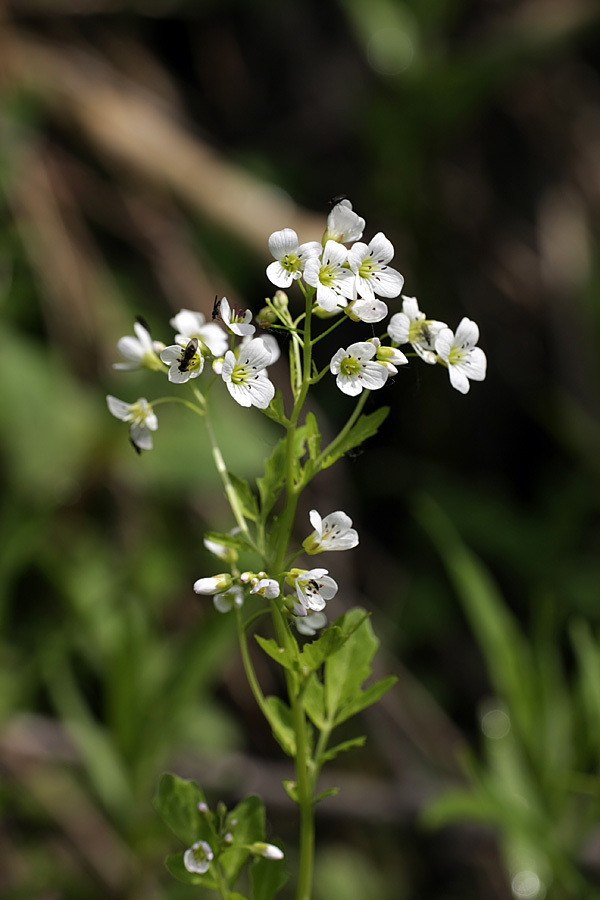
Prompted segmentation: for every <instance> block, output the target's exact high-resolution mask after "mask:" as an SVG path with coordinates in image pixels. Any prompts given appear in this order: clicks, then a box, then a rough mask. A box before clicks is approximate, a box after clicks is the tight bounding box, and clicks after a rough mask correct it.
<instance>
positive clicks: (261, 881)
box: [250, 856, 289, 900]
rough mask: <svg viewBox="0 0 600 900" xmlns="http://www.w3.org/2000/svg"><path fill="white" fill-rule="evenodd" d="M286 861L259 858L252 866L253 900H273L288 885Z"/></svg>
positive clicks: (251, 894)
mask: <svg viewBox="0 0 600 900" xmlns="http://www.w3.org/2000/svg"><path fill="white" fill-rule="evenodd" d="M285 866H286V863H285V859H264V858H263V857H262V856H257V857H256V859H255V861H254V862H253V863H252V865H251V866H250V886H251V891H250V897H251V898H252V900H273V897H274V896H275V894H278V893H279V891H280V890H281V888H282V887H283V886H284V885H285V884H286V882H287V880H288V878H289V873H288V871H287V870H286V867H285Z"/></svg>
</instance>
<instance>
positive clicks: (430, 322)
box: [388, 296, 448, 365]
mask: <svg viewBox="0 0 600 900" xmlns="http://www.w3.org/2000/svg"><path fill="white" fill-rule="evenodd" d="M447 327H448V326H447V325H446V323H445V322H438V321H437V320H436V319H427V318H425V313H424V312H421V310H420V309H419V304H418V303H417V298H416V297H404V296H403V297H402V312H400V313H396V314H395V315H393V316H392V318H391V319H390V321H389V325H388V334H389V336H390V337H391V339H392V340H393V341H395V342H396V343H397V344H411V346H412V347H413V349H414V350H415V351H416V352H417V353H418V354H419V356H420V357H421V359H422V360H423V361H424V362H426V363H429V364H430V365H435V363H436V362H437V359H436V354H435V341H436V338H437V336H438V334H439V333H440V331H441V330H442V329H443V328H447Z"/></svg>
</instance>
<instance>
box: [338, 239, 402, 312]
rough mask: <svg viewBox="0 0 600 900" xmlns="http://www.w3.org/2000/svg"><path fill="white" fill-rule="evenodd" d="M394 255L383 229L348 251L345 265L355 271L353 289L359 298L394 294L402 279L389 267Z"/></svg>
mask: <svg viewBox="0 0 600 900" xmlns="http://www.w3.org/2000/svg"><path fill="white" fill-rule="evenodd" d="M393 256H394V247H393V245H392V242H391V241H389V240H388V239H387V238H386V236H385V235H384V234H383V232H381V231H380V232H378V234H376V235H375V237H374V238H373V239H372V240H371V242H370V243H369V244H368V245H367V244H364V243H360V242H359V243H357V244H354V245H353V246H352V247H351V248H350V250H349V251H348V264H349V266H350V268H351V269H352V271H353V272H354V274H355V281H356V285H355V289H356V293H357V294H358V296H359V297H364V299H365V300H372V299H373V297H374V296H375V295H378V296H380V297H397V296H398V294H399V293H400V291H401V290H402V285H403V284H404V278H403V276H402V275H401V274H400V272H397V271H396V269H392V268H391V267H390V266H388V263H389V261H390V260H391V259H392V257H393Z"/></svg>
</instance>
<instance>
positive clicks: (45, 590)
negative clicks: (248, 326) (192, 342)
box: [0, 0, 600, 900]
mask: <svg viewBox="0 0 600 900" xmlns="http://www.w3.org/2000/svg"><path fill="white" fill-rule="evenodd" d="M599 39H600V12H599V10H598V7H597V5H596V4H594V3H592V2H587V0H570V2H568V3H567V2H564V0H521V2H519V0H513V2H510V0H487V2H486V0H479V2H477V0H474V2H465V0H412V2H399V0H369V2H367V0H321V2H316V0H305V2H302V3H300V2H298V0H255V2H252V3H250V2H243V0H220V2H210V0H206V2H201V0H194V2H192V0H189V2H184V0H156V2H149V0H139V2H133V0H132V2H126V0H71V2H68V0H52V2H51V3H50V2H44V0H13V2H9V3H8V4H7V6H6V7H5V10H4V13H3V18H2V19H1V21H0V67H1V68H0V71H1V72H2V80H1V83H0V92H1V93H0V101H1V112H0V115H1V119H0V126H1V131H0V135H1V142H0V196H1V198H2V213H3V215H2V227H1V232H0V314H1V317H2V328H1V331H0V348H1V350H2V352H1V353H0V374H1V379H2V380H1V383H2V385H3V390H2V394H1V397H0V424H1V426H2V427H1V429H0V460H1V463H2V467H1V472H0V478H1V490H2V507H1V518H0V528H1V539H0V595H1V606H0V659H1V663H2V665H1V677H2V682H1V690H0V712H1V718H0V775H1V782H0V804H1V810H2V814H1V821H0V888H1V889H2V895H3V896H5V897H6V898H10V900H21V898H36V900H62V898H65V900H96V898H100V897H102V898H107V897H112V898H120V900H121V898H123V900H125V898H127V900H138V898H142V897H143V898H144V900H179V898H181V900H186V898H191V897H194V896H198V892H197V891H194V890H193V889H192V888H190V887H186V886H184V885H178V884H176V883H175V882H172V881H171V880H170V878H169V876H168V875H167V873H166V871H165V870H164V868H163V862H162V860H163V858H164V856H165V855H166V853H167V852H168V851H170V850H172V849H178V848H175V847H174V846H173V844H172V842H171V838H170V836H169V835H168V834H167V831H166V829H165V828H164V827H163V826H162V824H161V823H160V822H159V821H158V819H157V817H156V815H155V814H154V812H153V810H152V805H151V804H152V796H153V793H154V790H155V785H156V780H157V777H158V774H159V773H160V772H161V771H163V769H165V768H168V769H170V770H171V771H175V772H177V773H178V774H179V775H181V776H184V777H193V778H196V779H197V780H198V781H199V782H200V783H201V784H202V785H203V787H204V788H205V790H206V792H207V795H208V796H209V797H210V798H211V799H212V800H213V801H216V800H218V799H223V800H225V801H226V802H227V803H230V804H233V803H235V802H237V800H239V799H240V797H242V796H244V795H245V794H247V793H249V792H253V791H254V792H259V793H261V794H262V795H263V797H264V799H265V801H266V804H267V810H268V814H269V821H270V827H271V830H272V835H273V836H274V837H275V836H276V837H281V838H283V839H284V840H286V841H287V842H288V845H290V846H293V841H294V836H295V834H296V827H297V826H296V818H295V810H294V809H293V808H292V804H291V803H290V801H289V800H288V799H287V797H286V795H285V794H284V792H283V790H282V789H281V786H280V781H281V778H285V777H288V776H289V774H290V772H289V766H288V764H287V761H286V760H282V759H281V758H280V755H279V753H278V750H277V747H276V745H275V743H274V741H273V739H272V737H271V735H270V734H269V732H268V730H267V729H266V728H265V726H264V724H263V723H262V721H261V719H260V716H259V714H258V711H257V709H256V708H255V706H254V704H253V701H252V698H251V696H250V694H249V691H248V689H247V687H246V686H245V683H244V678H243V674H242V670H241V666H240V664H239V662H238V659H237V651H236V648H235V641H234V635H233V633H232V627H231V623H230V622H229V621H228V619H227V617H225V616H217V615H216V614H215V613H214V612H213V610H212V607H211V605H210V603H207V602H204V601H202V602H199V601H198V599H197V598H196V597H195V596H194V595H193V593H192V591H191V585H192V583H193V581H194V580H195V579H196V578H198V577H200V576H201V575H204V574H209V573H210V572H212V571H213V563H211V561H210V559H209V558H208V557H207V554H206V553H205V551H204V549H203V547H202V541H201V536H202V533H203V531H204V530H206V529H207V528H208V527H211V528H229V527H230V526H231V524H232V522H231V520H230V517H229V515H228V512H227V508H226V504H225V502H224V500H223V497H222V492H221V489H220V486H219V484H217V482H216V480H215V477H214V475H213V472H212V468H211V463H210V457H209V454H208V452H207V448H206V443H205V440H204V436H203V434H202V431H201V429H200V430H198V428H197V425H196V424H195V423H194V422H192V421H189V420H188V418H187V417H186V416H185V415H184V414H183V413H182V411H180V410H178V409H176V408H173V409H170V408H165V410H164V412H162V411H161V412H162V414H161V417H160V429H159V431H158V432H157V435H156V439H155V450H154V451H152V452H151V453H146V454H144V455H143V456H142V457H140V458H138V457H136V456H135V454H134V453H133V451H132V450H131V447H130V446H129V445H128V443H127V440H126V435H125V432H124V429H123V427H122V426H121V425H120V424H119V423H118V422H116V420H114V419H113V418H112V417H111V416H110V415H109V414H108V411H107V409H106V404H105V399H104V398H105V395H106V394H107V393H112V394H115V395H116V396H118V397H122V398H123V399H127V400H133V399H135V398H137V397H138V396H143V395H146V396H148V397H149V398H151V397H152V396H154V395H155V392H156V390H157V389H156V382H155V380H154V379H153V378H152V376H151V375H150V374H132V375H122V374H119V373H116V372H114V371H113V370H112V368H111V366H112V363H113V362H114V361H115V360H116V359H117V355H116V351H115V345H116V341H117V340H118V338H119V337H121V336H122V335H124V334H131V333H132V323H133V319H134V317H135V316H136V315H139V314H141V315H143V316H144V318H145V319H146V320H147V322H148V323H149V325H150V327H151V331H152V333H153V336H154V337H155V338H158V339H162V340H164V341H166V342H167V343H168V342H169V341H170V340H171V329H170V327H169V325H168V320H169V318H170V317H171V316H172V315H174V314H175V313H176V312H177V311H178V310H179V309H180V308H182V307H188V308H191V309H196V310H199V311H202V312H204V313H205V314H206V315H207V316H208V315H209V314H210V311H211V309H212V302H213V298H214V296H215V294H218V295H219V296H222V295H226V296H227V297H228V298H229V299H230V301H232V302H234V303H236V304H239V305H242V306H244V307H245V306H249V307H250V308H252V309H253V310H254V311H255V312H256V311H258V309H259V308H260V307H261V306H262V305H263V302H264V299H263V298H264V296H265V294H267V293H269V292H271V291H272V288H271V286H270V285H269V284H268V282H267V280H266V278H265V275H264V269H265V266H266V265H267V264H268V262H269V261H270V256H269V253H268V249H267V238H268V235H269V234H270V233H271V232H272V231H274V230H277V229H280V228H283V227H285V226H291V227H294V228H296V230H297V231H298V233H299V235H300V237H301V239H302V240H308V239H315V238H316V239H319V238H320V235H321V233H322V230H323V227H324V222H325V217H326V215H327V212H328V209H329V207H328V199H329V198H330V197H333V196H335V195H337V194H339V193H341V192H343V193H345V194H347V195H348V196H349V197H350V198H351V199H352V201H353V204H354V208H355V209H356V210H357V211H358V212H359V214H361V215H363V216H364V217H365V218H366V220H367V230H366V235H367V239H370V237H371V236H372V235H373V234H374V233H375V232H376V231H379V230H383V231H384V232H385V233H386V235H387V236H388V237H390V238H391V240H392V241H393V243H394V246H395V251H396V253H395V259H394V265H395V266H396V267H397V268H399V269H400V271H402V273H403V274H404V275H405V278H406V283H405V292H406V293H407V294H408V295H415V294H416V296H417V297H418V298H419V302H420V305H421V307H422V308H423V309H425V310H426V311H427V313H428V314H429V315H430V316H432V317H435V318H439V319H443V320H445V321H447V322H448V324H449V325H450V326H451V327H455V326H456V325H457V324H458V322H459V320H460V319H461V318H462V316H465V315H466V316H469V317H470V318H473V319H475V320H476V321H477V323H478V324H479V326H480V330H481V335H482V336H481V346H482V347H483V348H484V350H485V351H486V353H487V356H488V361H489V374H488V378H487V380H486V382H485V383H484V384H474V385H473V387H472V389H471V392H470V393H469V395H468V396H466V397H464V396H461V395H459V394H458V393H456V392H455V391H452V390H451V388H450V386H449V384H448V380H447V375H446V373H445V372H444V371H443V370H442V369H437V368H435V367H426V366H418V365H416V364H415V363H414V362H413V364H411V365H410V366H408V367H406V368H405V369H402V370H401V371H400V372H399V374H398V376H397V378H396V379H395V383H394V385H393V387H388V388H387V389H386V392H385V397H383V402H387V403H390V404H391V406H392V413H391V415H390V418H389V419H388V421H387V422H386V424H385V425H384V427H383V428H382V430H381V431H380V433H379V435H378V436H377V438H375V439H374V440H373V441H371V442H370V444H369V445H368V446H366V447H365V448H364V452H361V453H358V454H356V455H354V456H352V458H347V459H345V460H344V461H343V463H342V464H340V465H339V466H337V467H336V468H335V469H334V470H329V471H328V472H327V473H325V474H323V475H321V476H320V480H319V481H317V482H316V483H315V485H314V493H313V494H310V492H309V495H308V496H307V497H306V498H305V501H306V502H305V510H308V509H310V508H311V506H313V505H318V506H319V508H320V509H321V511H322V512H328V511H331V510H334V509H339V508H343V509H345V510H347V511H348V512H349V513H350V514H351V515H352V517H353V518H354V521H355V525H356V527H357V528H358V530H359V533H360V536H361V544H360V546H359V548H358V550H357V551H355V553H354V554H352V556H351V559H348V560H346V559H344V569H345V571H344V572H343V573H341V572H339V567H335V566H334V564H333V563H331V564H330V568H331V570H332V574H335V576H336V578H338V580H339V581H340V583H341V584H342V587H343V590H342V591H341V592H340V600H339V603H338V606H337V607H336V608H335V609H333V610H332V612H333V614H338V613H340V612H342V611H343V610H344V609H345V608H347V607H348V606H349V605H352V604H355V603H360V604H361V605H364V606H365V607H366V608H368V609H369V610H371V611H372V612H373V625H374V628H375V631H376V633H377V634H378V635H379V636H380V638H381V639H382V646H383V652H382V653H381V656H380V662H379V665H380V670H381V673H384V674H389V673H396V674H398V675H399V676H400V684H399V686H398V687H397V688H396V689H395V690H394V691H393V692H392V693H391V695H389V696H387V697H386V698H385V700H384V702H382V704H380V706H379V707H378V708H377V709H376V710H375V711H373V712H372V714H371V715H369V716H365V718H364V722H363V723H362V724H363V727H364V729H365V733H367V734H368V735H369V742H368V745H367V749H366V750H363V751H359V752H358V753H354V754H349V755H348V758H347V759H344V760H342V762H341V763H340V764H339V766H338V768H337V769H336V770H335V771H334V772H333V773H332V774H331V776H330V782H328V783H336V784H339V785H340V786H342V793H341V795H340V796H339V797H337V798H333V799H330V800H327V801H326V802H325V803H324V804H323V805H322V807H320V808H319V817H318V858H317V878H316V888H315V900H331V898H335V900H362V898H364V897H365V896H366V895H372V896H377V897H379V898H382V900H417V898H419V900H424V898H427V900H429V898H432V900H484V898H485V900H490V898H491V900H508V898H511V897H515V898H517V900H527V898H538V900H543V898H544V897H547V898H549V900H561V898H565V900H566V898H573V900H586V898H590V900H591V898H597V897H600V803H599V799H600V793H599V787H600V781H599V771H598V761H599V754H600V645H599V643H598V636H597V635H598V624H599V618H600V553H599V550H600V517H599V488H600V484H599V471H600V464H599V460H600V420H599V405H598V392H599V384H600V380H599V376H600V372H599V370H598V365H599V359H600V305H599V304H598V296H599V290H600V269H599V266H598V253H597V248H598V240H599V229H598V217H597V212H598V206H599V204H600V53H599V49H600V40H599ZM389 305H390V307H391V309H392V311H395V310H396V308H399V306H397V307H396V306H394V301H392V302H391V303H390V304H389ZM332 349H333V350H335V349H337V344H336V346H334V347H333V348H332ZM277 375H278V377H279V378H284V377H285V364H284V363H283V362H282V363H280V364H279V369H278V372H277ZM159 390H161V388H159ZM223 396H224V402H223V408H222V417H221V420H220V422H219V426H220V431H221V434H222V442H223V448H224V451H225V454H226V457H227V462H228V465H229V467H230V468H231V470H232V471H234V472H235V473H236V474H237V475H240V476H243V477H250V478H253V477H254V476H256V475H257V474H259V473H260V466H261V462H262V460H264V458H265V456H266V455H267V454H268V452H269V449H268V448H269V447H270V446H271V443H272V440H273V430H272V428H271V427H270V423H268V422H267V421H266V420H264V421H263V417H261V416H260V415H259V414H258V413H256V414H254V413H253V412H251V411H248V412H246V411H242V410H240V409H237V408H236V409H232V404H231V403H229V402H225V396H226V395H223ZM227 399H228V398H227ZM378 399H379V398H373V399H372V401H371V407H370V408H371V409H373V408H374V401H375V400H378ZM317 402H318V403H319V408H320V413H321V415H322V416H323V417H325V419H326V420H327V421H328V422H329V423H330V428H331V430H332V432H334V429H335V427H336V426H340V425H341V424H343V422H344V421H345V417H346V416H347V414H348V411H349V407H346V406H345V405H344V404H343V403H341V402H340V395H339V393H338V392H337V391H336V389H335V387H334V386H333V385H332V384H329V383H327V382H323V387H322V390H321V391H320V393H319V395H318V398H317ZM305 521H306V520H305ZM451 523H452V524H451ZM300 532H301V534H300V536H304V535H305V534H306V530H303V526H300ZM334 568H335V569H336V571H335V572H334ZM333 606H334V604H332V607H333ZM257 664H258V665H259V666H260V677H261V679H262V680H263V682H264V685H265V690H267V691H268V690H269V684H270V682H271V681H272V680H273V679H274V677H275V676H274V674H273V672H272V671H271V670H270V668H269V666H268V664H267V663H266V662H265V661H263V660H261V659H260V658H257ZM381 673H380V674H381ZM336 765H337V763H336ZM325 786H327V785H325ZM290 865H291V868H292V869H293V865H294V859H293V852H292V853H291V854H290ZM289 896H291V894H290V895H289Z"/></svg>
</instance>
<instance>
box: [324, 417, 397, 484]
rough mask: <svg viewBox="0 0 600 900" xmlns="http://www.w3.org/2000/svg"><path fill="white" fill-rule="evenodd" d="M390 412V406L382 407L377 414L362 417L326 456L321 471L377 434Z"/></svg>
mask: <svg viewBox="0 0 600 900" xmlns="http://www.w3.org/2000/svg"><path fill="white" fill-rule="evenodd" d="M389 411H390V408H389V406H382V407H381V408H380V409H376V410H375V412H372V413H369V414H368V415H362V416H360V417H359V419H358V421H357V422H356V424H355V425H354V426H353V427H352V428H351V429H350V431H349V432H348V434H347V435H346V436H345V437H344V438H342V440H341V441H340V442H339V443H336V444H335V447H334V449H333V450H332V451H331V453H326V454H325V456H324V458H323V462H322V463H321V470H323V469H328V468H329V467H330V466H332V465H333V464H334V462H336V461H337V460H338V459H339V458H340V457H341V456H344V454H345V453H347V452H348V450H352V448H353V447H358V446H360V444H362V443H363V442H364V441H366V440H367V438H370V437H372V436H373V435H374V434H377V431H378V429H379V427H380V425H382V423H383V422H384V421H385V419H386V418H387V416H388V414H389Z"/></svg>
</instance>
